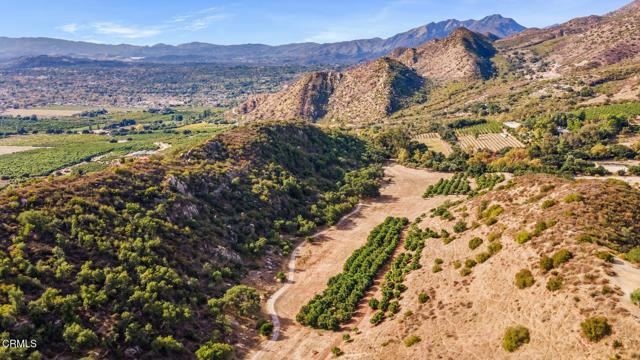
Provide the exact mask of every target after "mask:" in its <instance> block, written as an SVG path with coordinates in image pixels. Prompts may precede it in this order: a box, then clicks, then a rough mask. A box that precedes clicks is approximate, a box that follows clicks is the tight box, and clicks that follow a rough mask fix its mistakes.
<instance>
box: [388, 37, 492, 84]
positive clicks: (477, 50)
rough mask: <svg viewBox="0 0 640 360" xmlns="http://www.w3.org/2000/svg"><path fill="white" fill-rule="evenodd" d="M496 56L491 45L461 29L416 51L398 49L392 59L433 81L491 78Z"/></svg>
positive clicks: (415, 49)
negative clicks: (492, 59) (493, 60)
mask: <svg viewBox="0 0 640 360" xmlns="http://www.w3.org/2000/svg"><path fill="white" fill-rule="evenodd" d="M495 54H496V50H495V49H494V47H493V45H492V44H491V41H490V40H489V39H488V38H487V37H485V36H483V35H481V34H478V33H474V32H473V31H470V30H467V29H465V28H460V29H457V30H455V31H454V32H452V33H451V35H449V36H448V37H447V38H446V39H443V40H434V41H430V42H427V43H425V44H423V45H421V46H419V47H417V48H410V49H407V48H398V49H395V50H394V51H393V52H391V55H390V56H391V57H392V58H394V59H397V60H398V61H400V62H402V63H403V64H405V65H407V66H409V67H411V68H413V69H415V70H416V72H417V73H418V74H420V75H421V76H423V77H425V78H428V79H432V80H436V81H456V80H478V79H487V78H489V77H490V76H491V75H492V74H493V65H492V63H491V58H492V57H493V56H494V55H495Z"/></svg>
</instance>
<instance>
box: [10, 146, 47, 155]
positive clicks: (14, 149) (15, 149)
mask: <svg viewBox="0 0 640 360" xmlns="http://www.w3.org/2000/svg"><path fill="white" fill-rule="evenodd" d="M35 149H40V148H39V147H35V146H0V155H7V154H15V153H19V152H23V151H29V150H35Z"/></svg>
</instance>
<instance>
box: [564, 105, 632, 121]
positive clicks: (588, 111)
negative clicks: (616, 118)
mask: <svg viewBox="0 0 640 360" xmlns="http://www.w3.org/2000/svg"><path fill="white" fill-rule="evenodd" d="M581 111H584V114H585V117H586V119H587V120H593V119H606V118H607V117H608V116H610V115H622V116H626V117H628V118H630V120H633V119H634V118H635V117H636V116H640V102H637V101H635V102H628V103H624V104H609V105H602V106H596V107H590V108H585V109H582V110H578V111H575V113H576V114H577V113H580V112H581Z"/></svg>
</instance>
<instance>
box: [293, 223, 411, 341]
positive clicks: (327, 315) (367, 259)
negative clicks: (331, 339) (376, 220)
mask: <svg viewBox="0 0 640 360" xmlns="http://www.w3.org/2000/svg"><path fill="white" fill-rule="evenodd" d="M407 223H408V220H407V219H406V218H394V217H388V218H387V219H386V220H385V221H384V222H383V223H382V224H380V225H378V226H377V227H376V228H375V229H373V230H372V231H371V233H370V234H369V237H368V239H367V242H366V244H365V245H364V246H362V247H361V248H359V249H357V250H356V251H354V253H353V254H352V255H351V256H350V257H349V258H348V259H347V261H346V263H345V264H344V267H343V272H342V273H340V274H338V275H336V276H334V277H332V278H331V279H329V282H328V283H327V288H326V289H325V290H324V291H323V292H322V294H318V295H316V296H315V297H314V298H313V299H312V300H311V301H310V302H309V303H308V304H306V305H304V306H303V307H302V308H301V309H300V312H299V313H298V315H297V316H296V320H297V321H298V322H299V323H300V324H302V325H307V326H311V327H314V328H319V329H327V330H337V329H339V328H340V324H343V323H345V322H347V321H349V319H351V317H352V315H353V313H354V312H355V310H356V308H357V307H358V304H359V302H360V300H362V298H363V297H364V295H365V293H366V291H367V290H368V289H369V288H370V287H371V286H372V285H373V279H374V278H375V276H376V274H377V273H378V271H379V270H380V269H381V268H382V267H383V266H384V265H385V264H386V262H387V261H388V260H389V258H390V257H391V255H392V254H393V252H394V251H395V249H396V247H397V246H398V243H399V241H400V235H401V233H402V230H403V229H404V227H405V226H406V225H407Z"/></svg>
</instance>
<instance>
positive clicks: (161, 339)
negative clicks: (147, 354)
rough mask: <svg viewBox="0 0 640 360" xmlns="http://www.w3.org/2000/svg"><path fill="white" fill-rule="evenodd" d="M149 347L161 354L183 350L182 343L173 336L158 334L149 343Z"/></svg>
mask: <svg viewBox="0 0 640 360" xmlns="http://www.w3.org/2000/svg"><path fill="white" fill-rule="evenodd" d="M151 348H152V349H153V350H154V351H155V352H157V353H161V354H169V353H179V352H181V351H182V350H184V346H182V343H181V342H180V341H178V340H176V339H174V338H173V336H171V335H168V336H158V337H157V338H155V340H153V342H152V343H151Z"/></svg>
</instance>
